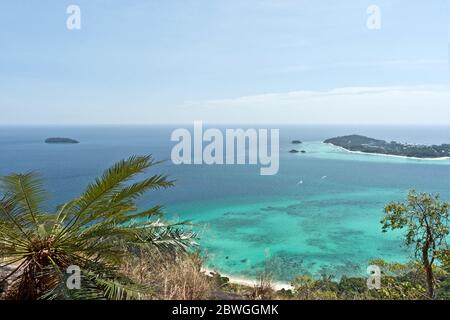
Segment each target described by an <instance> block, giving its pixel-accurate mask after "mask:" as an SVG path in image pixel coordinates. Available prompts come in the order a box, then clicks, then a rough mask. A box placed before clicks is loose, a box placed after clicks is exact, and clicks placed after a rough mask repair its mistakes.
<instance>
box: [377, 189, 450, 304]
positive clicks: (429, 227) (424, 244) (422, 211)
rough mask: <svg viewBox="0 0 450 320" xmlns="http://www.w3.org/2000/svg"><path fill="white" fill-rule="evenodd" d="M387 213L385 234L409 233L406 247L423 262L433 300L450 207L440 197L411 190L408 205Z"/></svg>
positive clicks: (392, 207) (388, 209)
mask: <svg viewBox="0 0 450 320" xmlns="http://www.w3.org/2000/svg"><path fill="white" fill-rule="evenodd" d="M385 213H386V215H385V217H384V218H383V220H382V221H381V223H382V226H383V232H386V231H387V230H389V229H390V230H396V229H404V230H405V231H406V233H405V244H406V245H407V246H409V247H412V248H413V250H414V253H415V256H416V257H417V258H418V259H420V261H421V262H422V265H423V268H424V271H425V273H426V284H427V288H428V295H429V297H430V298H433V296H434V287H435V277H434V274H433V264H434V262H435V259H439V258H442V252H443V251H445V250H448V247H447V242H446V240H447V237H448V234H449V215H450V203H448V202H443V201H441V200H440V198H439V196H438V195H430V194H427V193H421V194H417V192H416V191H415V190H411V191H410V192H409V195H408V199H407V202H406V203H399V202H395V203H390V204H388V205H387V206H386V207H385ZM444 261H445V260H444Z"/></svg>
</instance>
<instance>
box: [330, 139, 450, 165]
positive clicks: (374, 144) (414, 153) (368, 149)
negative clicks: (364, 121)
mask: <svg viewBox="0 0 450 320" xmlns="http://www.w3.org/2000/svg"><path fill="white" fill-rule="evenodd" d="M324 143H330V144H333V145H335V146H338V147H342V148H344V149H346V150H348V151H357V152H364V153H377V154H385V155H394V156H403V157H411V158H433V159H435V158H446V157H450V144H441V145H420V144H406V143H399V142H396V141H392V142H387V141H384V140H378V139H373V138H368V137H365V136H361V135H348V136H342V137H336V138H331V139H327V140H325V141H324Z"/></svg>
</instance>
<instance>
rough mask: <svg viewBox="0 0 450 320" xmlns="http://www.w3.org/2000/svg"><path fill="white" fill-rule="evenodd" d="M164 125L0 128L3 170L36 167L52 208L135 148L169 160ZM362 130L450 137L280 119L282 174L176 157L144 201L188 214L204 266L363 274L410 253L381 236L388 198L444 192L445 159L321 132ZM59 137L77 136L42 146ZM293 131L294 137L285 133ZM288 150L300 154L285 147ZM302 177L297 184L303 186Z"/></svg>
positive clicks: (176, 214) (278, 273)
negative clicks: (334, 141)
mask: <svg viewBox="0 0 450 320" xmlns="http://www.w3.org/2000/svg"><path fill="white" fill-rule="evenodd" d="M172 130H173V128H170V127H39V128H38V127H36V128H23V127H4V128H0V174H1V175H3V174H8V173H11V172H25V171H30V170H34V171H38V172H40V173H41V174H42V176H43V177H44V178H45V179H46V184H47V187H48V189H49V191H50V192H51V194H52V198H51V199H50V202H49V205H48V207H49V209H50V208H51V207H54V206H55V205H57V204H59V203H61V202H63V201H67V200H69V199H71V198H72V197H75V196H77V195H78V194H79V193H80V192H81V191H82V190H83V189H84V187H85V186H86V185H87V184H88V183H89V182H90V181H92V179H93V178H94V177H96V176H98V175H99V174H101V172H102V171H103V170H104V169H105V168H106V167H107V166H109V165H111V164H112V163H114V162H115V161H117V160H120V159H122V158H125V157H129V156H130V155H133V154H153V155H154V156H155V158H157V159H169V157H170V151H171V147H172V145H173V143H172V142H170V134H171V132H172ZM351 133H360V134H365V135H368V136H373V137H375V138H381V139H392V140H397V141H408V142H418V143H443V142H449V141H450V128H449V127H431V128H423V127H419V128H417V127H415V128H406V127H405V128H392V127H381V128H380V127H361V128H348V127H282V128H281V131H280V134H281V146H280V148H281V153H280V171H279V173H278V174H277V175H275V176H260V175H259V167H258V166H238V165H234V166H206V165H199V166H175V165H173V164H172V163H170V161H167V162H165V163H163V164H162V165H160V166H159V167H158V168H155V169H154V170H152V171H151V173H160V172H163V173H168V174H169V175H170V176H171V178H174V179H175V180H176V187H175V188H173V189H170V190H163V191H158V192H153V193H150V194H148V195H146V196H144V197H143V199H142V200H141V201H140V202H139V205H141V206H149V205H153V204H155V203H158V204H163V205H165V207H166V212H167V215H168V216H169V217H171V218H177V219H182V220H185V219H189V220H192V221H193V222H194V223H195V224H196V228H197V230H199V231H200V236H201V239H200V243H201V244H202V248H203V249H204V251H205V253H206V254H207V257H208V259H207V264H208V265H209V266H210V267H214V268H216V269H217V270H219V271H221V272H224V273H226V274H230V275H235V276H244V277H254V276H256V275H257V273H258V272H260V271H262V270H263V269H264V268H269V269H270V270H271V271H272V272H273V274H274V277H275V279H277V280H281V281H289V280H291V279H292V278H293V277H295V276H296V275H298V274H311V275H313V276H318V275H320V274H321V273H323V272H325V273H328V274H333V275H334V276H336V277H340V276H342V275H356V274H365V270H366V267H367V264H368V261H369V260H370V259H374V258H383V259H386V260H390V261H406V260H407V259H409V258H410V254H409V252H408V250H407V249H406V248H405V247H404V246H403V245H402V242H401V240H400V234H398V233H397V234H394V233H387V234H383V233H382V232H381V228H380V223H379V221H380V219H381V217H382V215H383V207H384V205H385V204H386V203H388V202H389V201H394V200H402V199H404V198H405V196H406V194H407V191H408V189H410V188H411V187H415V188H417V189H418V190H420V191H427V192H436V193H440V194H441V195H442V197H443V198H445V199H448V200H450V188H449V181H450V161H420V160H411V159H401V158H392V157H383V156H376V155H360V154H352V153H348V152H345V151H343V150H341V149H339V148H335V147H333V146H330V145H325V144H322V143H320V142H317V141H323V140H324V139H326V138H329V137H333V136H337V135H344V134H351ZM50 136H65V137H71V138H75V139H77V140H79V141H80V142H81V143H80V144H78V145H46V144H44V143H43V140H44V139H45V138H48V137H50ZM293 139H301V140H302V141H304V143H303V144H302V145H301V146H293V145H292V144H291V143H290V141H291V140H293ZM292 148H299V149H304V150H306V151H307V153H306V154H290V153H289V152H288V151H289V150H290V149H292ZM301 182H302V183H301Z"/></svg>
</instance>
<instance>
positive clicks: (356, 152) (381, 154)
mask: <svg viewBox="0 0 450 320" xmlns="http://www.w3.org/2000/svg"><path fill="white" fill-rule="evenodd" d="M325 144H328V145H330V146H333V147H335V148H336V149H340V150H343V151H346V152H349V153H354V154H361V155H369V156H370V155H373V156H383V157H391V158H400V159H410V160H423V161H442V160H450V157H439V158H418V157H406V156H398V155H394V154H384V153H371V152H362V151H352V150H348V149H345V148H343V147H340V146H336V145H334V144H332V143H325Z"/></svg>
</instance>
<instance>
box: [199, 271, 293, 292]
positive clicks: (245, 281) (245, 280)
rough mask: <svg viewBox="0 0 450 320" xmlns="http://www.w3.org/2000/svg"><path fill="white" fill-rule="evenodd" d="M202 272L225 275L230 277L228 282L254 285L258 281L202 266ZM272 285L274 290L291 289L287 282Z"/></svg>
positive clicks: (209, 274)
mask: <svg viewBox="0 0 450 320" xmlns="http://www.w3.org/2000/svg"><path fill="white" fill-rule="evenodd" d="M202 272H204V273H205V274H206V275H208V276H211V274H220V276H222V277H227V278H228V279H230V283H233V284H239V285H243V286H249V287H254V286H255V285H256V284H257V283H258V281H257V280H256V279H248V278H241V277H235V276H230V275H228V274H224V273H222V272H219V271H215V270H212V269H209V268H205V267H203V268H202ZM272 286H273V288H274V289H275V290H282V289H284V290H291V289H292V286H291V285H290V284H289V283H283V282H273V283H272Z"/></svg>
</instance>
